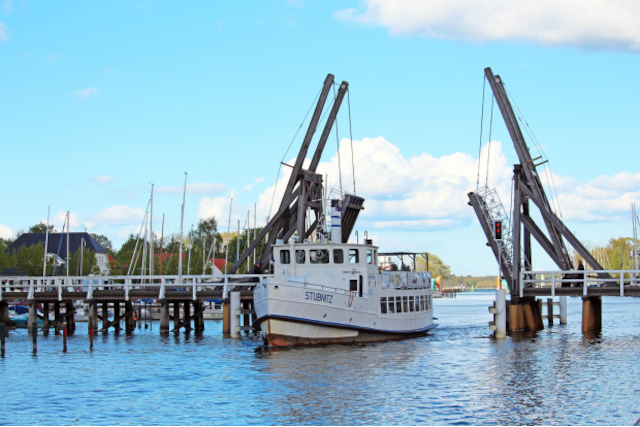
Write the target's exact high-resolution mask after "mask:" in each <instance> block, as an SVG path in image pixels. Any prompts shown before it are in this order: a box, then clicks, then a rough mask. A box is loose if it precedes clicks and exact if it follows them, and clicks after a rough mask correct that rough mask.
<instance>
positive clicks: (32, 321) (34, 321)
mask: <svg viewBox="0 0 640 427" xmlns="http://www.w3.org/2000/svg"><path fill="white" fill-rule="evenodd" d="M33 325H35V326H36V331H37V327H38V306H37V305H36V303H35V301H31V302H29V318H28V320H27V331H28V332H29V333H30V334H31V333H33Z"/></svg>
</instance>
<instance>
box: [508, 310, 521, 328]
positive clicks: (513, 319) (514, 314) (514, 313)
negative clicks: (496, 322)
mask: <svg viewBox="0 0 640 427" xmlns="http://www.w3.org/2000/svg"><path fill="white" fill-rule="evenodd" d="M518 308H519V305H518V304H513V303H511V304H509V332H515V331H517V330H518V327H519V323H518Z"/></svg>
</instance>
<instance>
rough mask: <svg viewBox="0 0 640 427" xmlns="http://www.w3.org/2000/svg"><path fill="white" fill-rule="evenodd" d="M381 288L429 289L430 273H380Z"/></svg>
mask: <svg viewBox="0 0 640 427" xmlns="http://www.w3.org/2000/svg"><path fill="white" fill-rule="evenodd" d="M380 281H381V283H382V287H383V288H391V287H393V288H396V289H424V288H430V287H431V273H429V272H428V271H381V272H380Z"/></svg>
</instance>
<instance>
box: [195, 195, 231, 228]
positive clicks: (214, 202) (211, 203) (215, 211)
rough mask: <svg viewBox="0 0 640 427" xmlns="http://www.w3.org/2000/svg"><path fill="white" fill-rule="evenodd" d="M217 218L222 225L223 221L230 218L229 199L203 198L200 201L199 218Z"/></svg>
mask: <svg viewBox="0 0 640 427" xmlns="http://www.w3.org/2000/svg"><path fill="white" fill-rule="evenodd" d="M212 216H213V217H216V219H217V220H218V222H219V223H222V222H223V221H221V219H223V218H224V219H225V221H224V222H226V219H227V218H228V217H229V198H228V197H216V198H209V197H203V198H202V200H200V206H198V218H200V219H207V218H211V217H212Z"/></svg>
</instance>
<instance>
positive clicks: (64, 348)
mask: <svg viewBox="0 0 640 427" xmlns="http://www.w3.org/2000/svg"><path fill="white" fill-rule="evenodd" d="M67 326H68V325H67V321H66V320H65V321H64V322H63V323H62V352H63V353H66V352H67V334H68V332H67Z"/></svg>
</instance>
